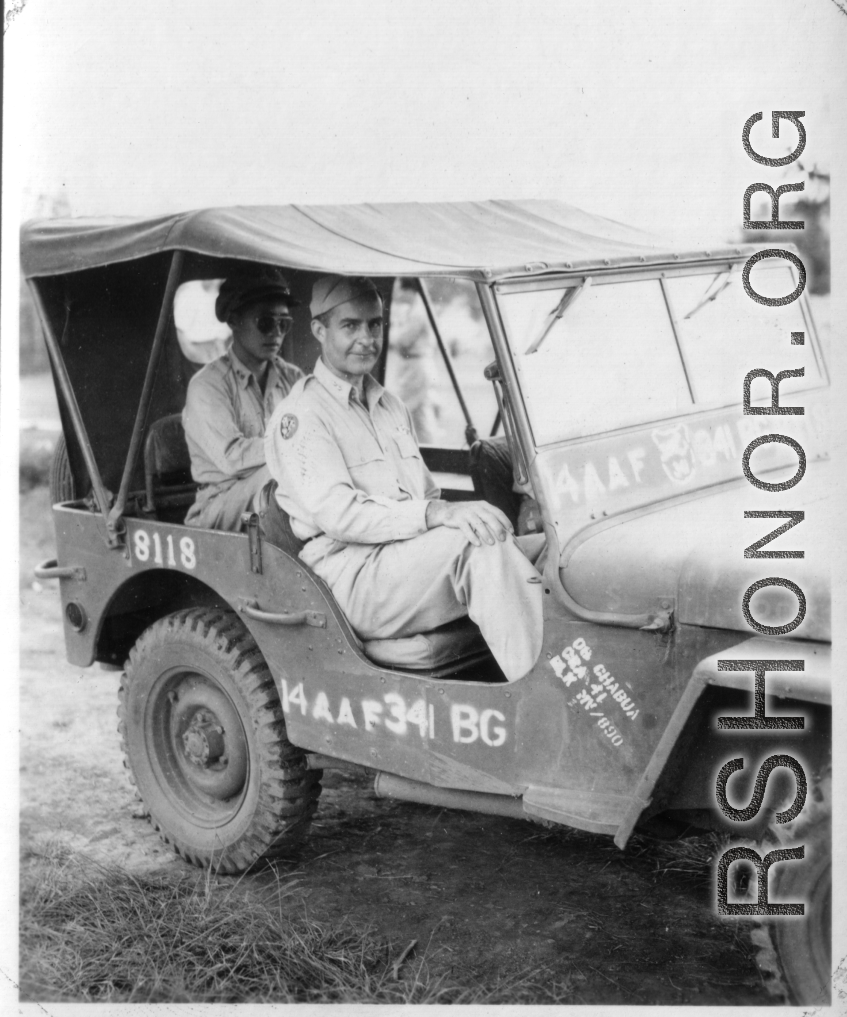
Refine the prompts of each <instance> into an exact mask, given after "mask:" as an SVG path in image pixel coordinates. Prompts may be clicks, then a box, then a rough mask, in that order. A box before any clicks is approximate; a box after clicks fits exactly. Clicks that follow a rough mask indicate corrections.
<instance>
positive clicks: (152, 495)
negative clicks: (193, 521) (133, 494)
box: [144, 413, 197, 514]
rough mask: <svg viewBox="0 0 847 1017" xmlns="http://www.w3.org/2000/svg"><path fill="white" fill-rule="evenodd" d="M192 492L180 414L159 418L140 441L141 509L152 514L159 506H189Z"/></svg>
mask: <svg viewBox="0 0 847 1017" xmlns="http://www.w3.org/2000/svg"><path fill="white" fill-rule="evenodd" d="M196 489H197V485H196V484H195V483H194V481H193V480H192V479H191V455H190V454H189V451H188V445H187V444H186V441H185V430H184V428H183V426H182V415H181V414H179V413H171V414H169V415H168V416H167V417H160V418H159V419H158V420H155V421H153V423H152V424H151V425H150V427H149V428H148V430H147V437H146V438H145V439H144V490H145V496H146V500H145V505H144V510H145V512H149V513H153V514H155V512H156V510H157V508H160V507H162V506H163V505H168V506H169V507H171V506H176V505H190V504H191V503H192V501H194V492H195V491H196Z"/></svg>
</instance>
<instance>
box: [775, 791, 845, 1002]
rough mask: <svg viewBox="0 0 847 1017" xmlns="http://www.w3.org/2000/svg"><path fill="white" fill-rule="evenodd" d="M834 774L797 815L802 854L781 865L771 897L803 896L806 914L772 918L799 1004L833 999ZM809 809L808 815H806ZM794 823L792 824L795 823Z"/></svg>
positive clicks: (778, 950) (794, 836) (785, 969)
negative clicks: (800, 858) (832, 797)
mask: <svg viewBox="0 0 847 1017" xmlns="http://www.w3.org/2000/svg"><path fill="white" fill-rule="evenodd" d="M831 786H832V778H831V776H830V775H829V774H827V775H826V776H825V777H824V779H823V780H821V781H819V782H817V783H816V784H815V786H814V788H813V791H812V794H811V795H810V796H809V799H808V800H807V804H806V808H805V809H804V810H803V813H801V815H800V818H798V819H797V820H796V825H797V829H796V830H795V831H794V833H793V834H792V835H791V838H790V839H791V842H792V844H802V845H803V848H804V857H803V859H802V861H801V860H797V861H791V862H783V863H781V864H780V865H779V866H777V868H776V870H775V876H774V879H773V889H772V893H771V897H772V899H773V900H776V901H801V902H802V903H803V904H804V908H805V913H804V915H803V916H802V917H799V916H798V917H793V916H792V917H785V918H780V919H772V920H771V921H772V925H771V928H772V938H773V941H774V946H775V947H776V953H777V956H778V958H779V962H780V964H781V965H782V970H783V972H784V973H785V979H786V981H787V982H788V985H789V987H790V989H791V993H792V995H793V997H794V999H795V1001H796V1002H797V1003H798V1004H799V1005H800V1006H826V1005H828V1004H829V1001H830V980H831V963H832V962H831V957H832V946H831V935H832V902H831V897H832V811H831V809H832V804H831V803H832V799H831ZM806 813H809V815H808V817H807V816H806V815H805V814H806ZM793 826H794V824H792V827H793Z"/></svg>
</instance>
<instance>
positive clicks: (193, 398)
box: [182, 264, 303, 530]
mask: <svg viewBox="0 0 847 1017" xmlns="http://www.w3.org/2000/svg"><path fill="white" fill-rule="evenodd" d="M297 303H298V301H295V300H293V299H292V297H291V291H290V289H289V286H288V282H287V280H286V279H285V276H283V274H282V272H281V271H280V270H279V269H278V268H275V267H274V266H271V265H253V264H246V265H245V266H244V267H243V268H242V269H240V270H239V271H237V272H234V273H232V274H231V275H230V276H229V277H228V278H227V279H226V280H225V281H224V282H223V284H222V285H221V288H220V292H219V294H218V297H217V300H216V301H215V315H216V316H217V318H218V320H219V321H224V322H226V323H227V324H228V325H229V327H230V328H231V329H232V346H231V347H230V349H229V350H228V351H227V352H226V353H225V354H224V355H223V356H222V357H219V358H218V359H217V360H215V361H213V362H212V363H211V364H207V365H206V366H205V367H204V368H202V370H200V371H198V372H197V374H195V375H194V377H193V378H192V379H191V381H190V382H189V385H188V394H187V396H186V402H185V409H184V410H183V413H182V421H183V426H184V427H185V438H186V442H187V444H188V450H189V452H190V454H191V475H192V477H193V478H194V480H195V481H196V482H197V483H198V484H199V485H200V488H199V490H198V491H197V497H196V499H195V501H194V504H193V505H192V506H191V508H190V509H189V510H188V514H187V516H186V519H185V522H186V523H187V524H188V525H189V526H201V527H204V528H206V529H212V530H237V529H239V528H240V526H241V522H240V519H241V514H242V512H249V511H254V510H257V511H260V509H261V504H262V501H263V498H266V497H267V494H266V493H264V494H263V490H262V489H263V488H264V487H265V485H267V484H268V483H269V482H270V480H271V478H270V474H269V473H268V468H267V466H266V465H265V451H264V433H265V425H266V423H267V421H268V420H269V419H270V416H271V414H272V413H273V411H274V410H275V409H276V407H277V405H278V404H279V402H280V401H281V400H282V399H284V398H285V396H287V395H288V393H289V392H290V391H291V386H292V385H293V384H294V382H295V381H297V379H298V378H301V377H303V373H302V371H300V369H299V368H297V367H295V366H294V365H293V364H289V363H287V362H286V361H285V360H283V359H282V357H281V356H280V350H281V348H282V342H283V339H284V338H285V336H286V335H287V334H288V332H289V331H290V329H291V308H292V307H294V306H296V305H297Z"/></svg>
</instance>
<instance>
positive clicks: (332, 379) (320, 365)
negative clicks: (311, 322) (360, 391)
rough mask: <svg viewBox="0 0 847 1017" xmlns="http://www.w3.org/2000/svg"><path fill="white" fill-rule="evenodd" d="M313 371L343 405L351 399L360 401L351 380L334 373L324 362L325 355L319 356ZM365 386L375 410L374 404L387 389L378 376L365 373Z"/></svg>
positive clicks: (366, 394)
mask: <svg viewBox="0 0 847 1017" xmlns="http://www.w3.org/2000/svg"><path fill="white" fill-rule="evenodd" d="M312 373H313V374H314V376H315V378H316V380H317V381H319V382H320V383H321V385H323V387H324V388H325V389H326V390H327V392H329V393H330V395H331V396H332V397H333V398H334V399H336V400H337V401H338V402H339V403H341V405H342V406H349V405H350V402H351V400H352V401H355V402H359V399H358V397H357V396H356V395H355V389H354V388H353V386H352V385H351V384H350V382H349V381H344V379H343V378H339V377H338V375H336V374H333V373H332V371H330V369H329V368H328V367H327V366H326V364H325V363H324V361H323V357H318V359H317V363H316V364H315V369H314V371H313V372H312ZM364 388H365V399H366V401H367V404H368V409H369V410H373V408H374V406H375V405H376V404H377V403H378V402H379V400H380V399H381V398H382V393H383V392H384V391H385V389H384V388H383V387H382V385H380V383H379V382H378V381H377V380H376V378H374V377H372V376H371V375H370V374H366V375H365V385H364Z"/></svg>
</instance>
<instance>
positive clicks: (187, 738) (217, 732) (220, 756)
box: [182, 710, 226, 768]
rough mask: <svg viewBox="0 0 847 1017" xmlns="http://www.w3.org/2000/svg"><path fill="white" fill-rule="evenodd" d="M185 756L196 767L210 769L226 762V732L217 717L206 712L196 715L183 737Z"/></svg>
mask: <svg viewBox="0 0 847 1017" xmlns="http://www.w3.org/2000/svg"><path fill="white" fill-rule="evenodd" d="M182 744H183V745H184V746H185V754H186V756H187V757H188V759H189V760H190V761H191V762H192V763H194V765H195V766H202V767H206V768H208V767H210V766H214V764H215V763H218V762H224V761H225V751H226V742H225V741H224V730H223V728H222V727H221V725H220V724H219V723H218V720H217V717H215V715H214V714H210V713H208V712H207V711H205V710H201V711H199V712H198V713H196V714H195V715H194V717H193V718H192V720H191V723H190V725H189V726H188V728H187V730H186V731H185V733H184V734H183V736H182Z"/></svg>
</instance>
